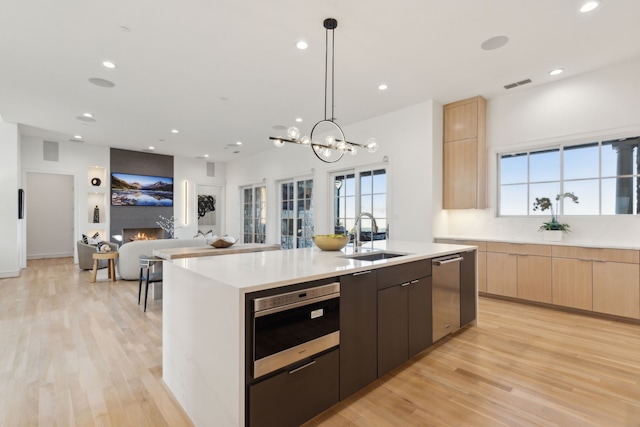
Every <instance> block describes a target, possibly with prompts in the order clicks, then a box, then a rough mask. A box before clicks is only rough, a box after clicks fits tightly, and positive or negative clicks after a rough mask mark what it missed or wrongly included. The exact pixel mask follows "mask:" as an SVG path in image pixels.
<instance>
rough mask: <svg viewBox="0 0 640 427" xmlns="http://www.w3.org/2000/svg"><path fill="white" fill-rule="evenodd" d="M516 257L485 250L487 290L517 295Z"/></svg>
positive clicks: (506, 294)
mask: <svg viewBox="0 0 640 427" xmlns="http://www.w3.org/2000/svg"><path fill="white" fill-rule="evenodd" d="M517 262H518V258H517V255H514V254H509V253H495V252H487V292H488V293H490V294H495V295H504V296H507V297H513V298H515V297H517V296H518V270H517V269H518V264H517Z"/></svg>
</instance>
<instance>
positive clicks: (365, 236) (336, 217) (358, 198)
mask: <svg viewBox="0 0 640 427" xmlns="http://www.w3.org/2000/svg"><path fill="white" fill-rule="evenodd" d="M356 177H357V179H356ZM333 184H334V190H333V191H334V197H333V200H334V202H333V212H334V213H333V221H334V232H335V233H336V234H342V233H349V234H354V231H355V230H354V226H355V221H356V218H357V216H358V215H359V214H360V213H361V212H368V213H370V214H372V215H373V216H374V217H375V219H376V224H377V225H378V231H377V232H374V230H372V228H373V227H372V222H371V219H370V218H367V217H363V218H362V219H361V221H360V224H359V226H360V236H361V239H362V240H363V241H367V240H372V238H373V240H385V239H386V237H387V172H386V169H368V170H357V171H356V170H353V171H347V172H340V173H336V174H334V175H333Z"/></svg>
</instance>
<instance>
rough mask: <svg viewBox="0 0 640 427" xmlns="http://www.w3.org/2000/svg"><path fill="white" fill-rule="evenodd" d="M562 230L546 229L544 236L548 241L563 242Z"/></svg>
mask: <svg viewBox="0 0 640 427" xmlns="http://www.w3.org/2000/svg"><path fill="white" fill-rule="evenodd" d="M562 234H563V231H562V230H544V231H543V232H542V238H543V239H544V240H545V241H547V242H562Z"/></svg>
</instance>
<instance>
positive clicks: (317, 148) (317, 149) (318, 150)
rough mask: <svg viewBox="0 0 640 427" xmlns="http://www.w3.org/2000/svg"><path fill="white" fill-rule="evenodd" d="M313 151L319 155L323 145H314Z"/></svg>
mask: <svg viewBox="0 0 640 427" xmlns="http://www.w3.org/2000/svg"><path fill="white" fill-rule="evenodd" d="M313 149H314V150H316V152H317V153H319V152H321V151H322V145H316V144H314V145H313Z"/></svg>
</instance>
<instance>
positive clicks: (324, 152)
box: [322, 148, 331, 157]
mask: <svg viewBox="0 0 640 427" xmlns="http://www.w3.org/2000/svg"><path fill="white" fill-rule="evenodd" d="M322 155H323V156H325V157H331V148H325V149H324V150H323V151H322Z"/></svg>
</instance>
